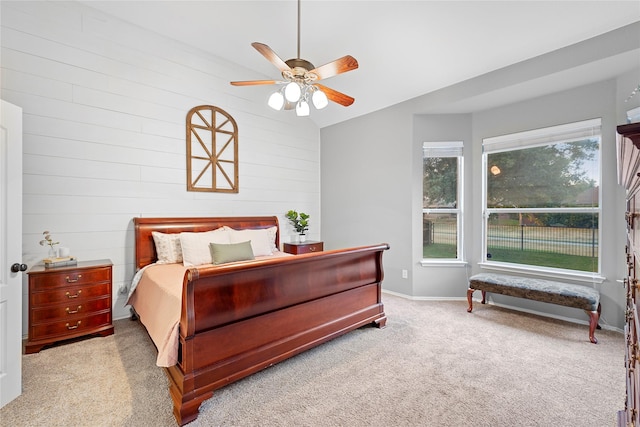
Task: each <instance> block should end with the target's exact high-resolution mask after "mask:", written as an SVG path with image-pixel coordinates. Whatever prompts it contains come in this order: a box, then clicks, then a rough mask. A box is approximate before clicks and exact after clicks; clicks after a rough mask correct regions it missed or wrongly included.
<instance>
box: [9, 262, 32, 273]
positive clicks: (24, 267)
mask: <svg viewBox="0 0 640 427" xmlns="http://www.w3.org/2000/svg"><path fill="white" fill-rule="evenodd" d="M27 268H28V267H27V264H18V263H17V262H16V263H15V264H13V265H12V266H11V272H12V273H17V272H19V271H27Z"/></svg>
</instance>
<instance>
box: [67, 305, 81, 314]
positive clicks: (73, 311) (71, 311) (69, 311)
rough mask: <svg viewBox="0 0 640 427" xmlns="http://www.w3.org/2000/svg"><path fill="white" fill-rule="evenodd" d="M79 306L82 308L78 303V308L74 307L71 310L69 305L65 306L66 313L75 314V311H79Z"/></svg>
mask: <svg viewBox="0 0 640 427" xmlns="http://www.w3.org/2000/svg"><path fill="white" fill-rule="evenodd" d="M81 308H82V306H81V305H79V306H78V308H76V309H75V310H71V309H70V308H69V307H67V314H76V313H77V312H79V311H80V309H81Z"/></svg>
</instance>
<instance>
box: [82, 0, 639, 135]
mask: <svg viewBox="0 0 640 427" xmlns="http://www.w3.org/2000/svg"><path fill="white" fill-rule="evenodd" d="M83 3H85V4H87V5H89V6H91V7H94V8H96V9H98V10H101V11H103V12H105V13H108V14H110V15H113V16H115V17H118V18H120V19H123V20H125V21H129V22H131V23H133V24H135V25H138V26H140V27H142V28H145V29H148V30H151V31H154V32H157V33H161V34H163V35H165V36H168V37H170V38H173V39H176V40H179V41H181V42H184V43H187V44H189V45H192V46H196V47H198V48H199V49H202V50H205V51H207V52H210V53H211V54H214V55H216V56H218V57H221V58H224V59H226V60H228V61H231V62H233V63H236V64H239V65H241V66H242V67H245V69H241V70H242V72H240V73H239V74H238V75H237V76H234V78H233V80H254V79H280V73H279V71H278V70H277V69H276V68H275V67H274V66H273V65H272V64H271V63H269V62H268V61H267V60H266V59H265V58H264V57H263V56H262V55H260V54H259V53H258V52H257V51H256V50H255V49H253V48H252V47H251V43H252V42H254V41H259V42H262V43H265V44H267V45H268V46H270V47H271V49H273V50H274V51H275V52H276V53H277V54H278V55H279V56H280V57H281V58H282V59H283V60H287V59H290V58H295V57H296V56H297V55H296V54H297V21H298V15H297V1H296V0H281V1H266V0H264V1H238V0H236V1H218V0H208V1H204V0H202V1H188V0H173V1H166V0H164V1H157V0H156V1H153V0H143V1H121V0H110V1H109V0H85V1H83ZM637 21H640V1H638V0H632V1H513V0H512V1H454V0H449V1H365V0H349V1H344V0H342V1H329V0H302V1H301V31H300V32H301V40H300V45H301V46H300V56H301V57H302V58H304V59H306V60H308V61H310V62H312V63H313V64H314V65H315V66H320V65H322V64H325V63H327V62H331V61H333V60H335V59H337V58H340V57H342V56H344V55H347V54H349V55H352V56H354V57H355V58H356V59H357V60H358V63H359V68H358V69H357V70H354V71H351V72H348V73H344V74H342V75H339V76H335V77H332V78H330V79H326V80H324V81H323V84H325V85H326V86H329V87H331V88H333V89H335V90H338V91H340V92H343V93H346V94H347V95H350V96H352V97H354V98H355V99H356V101H355V103H354V104H353V105H351V106H350V107H343V106H341V105H338V104H334V103H330V105H329V107H327V108H325V109H324V110H321V111H316V110H315V109H313V107H312V108H311V119H312V120H313V121H314V122H315V123H317V124H318V126H320V127H324V126H328V125H331V124H335V123H338V122H341V121H344V120H348V119H350V118H353V117H357V116H360V115H363V114H367V113H370V112H372V111H376V110H379V109H381V108H385V107H387V106H390V105H393V104H396V103H398V102H402V101H405V100H407V99H411V98H414V97H416V96H420V95H423V94H427V93H430V92H432V91H435V90H438V89H441V88H444V87H447V86H450V85H453V84H455V83H458V82H461V81H464V80H468V79H471V78H473V77H476V76H479V75H482V74H485V73H488V72H490V71H494V70H497V69H500V68H503V67H506V66H508V65H511V64H515V63H518V62H521V61H524V60H527V59H529V58H533V57H536V56H539V55H542V54H545V53H547V52H551V51H553V50H556V49H559V48H562V47H565V46H569V45H572V44H575V43H578V42H580V41H583V40H586V39H589V38H592V37H595V36H597V35H600V34H603V33H606V32H608V31H611V30H614V29H616V28H619V27H622V26H624V25H627V24H630V23H633V22H637ZM617 60H618V62H620V58H617ZM629 61H631V66H640V55H638V56H635V55H631V56H629V55H627V57H625V60H624V61H623V66H624V64H626V65H629ZM620 66H621V65H620V64H619V63H618V64H616V67H617V70H616V69H613V70H612V69H611V67H610V66H607V65H606V64H602V66H601V67H593V66H592V67H591V68H590V70H589V76H590V77H589V78H585V77H583V80H589V79H591V80H593V81H596V80H595V79H600V77H601V76H600V73H604V74H606V73H612V72H614V71H620V68H619V67H620ZM596 68H597V69H596ZM574 73H575V70H574ZM605 77H606V76H605ZM587 82H588V81H587ZM548 83H549V82H546V84H548ZM571 83H572V82H571V81H570V80H569V81H567V82H566V84H571ZM232 90H236V91H238V92H245V93H244V94H243V95H242V96H246V97H251V96H252V94H253V93H255V96H256V97H259V98H265V106H266V94H268V93H269V90H270V89H266V88H264V87H260V86H250V87H234V88H233V89H232ZM265 91H266V92H265ZM502 95H503V96H502V98H505V96H504V95H505V94H502ZM506 99H509V97H508V96H506ZM267 108H268V107H267ZM283 114H295V113H293V112H292V111H287V112H283Z"/></svg>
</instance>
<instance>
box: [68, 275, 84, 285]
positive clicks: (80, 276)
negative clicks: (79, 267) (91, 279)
mask: <svg viewBox="0 0 640 427" xmlns="http://www.w3.org/2000/svg"><path fill="white" fill-rule="evenodd" d="M80 279H82V274H78V276H77V277H76V278H75V279H72V278H70V277H69V276H67V283H76V282H77V281H78V280H80Z"/></svg>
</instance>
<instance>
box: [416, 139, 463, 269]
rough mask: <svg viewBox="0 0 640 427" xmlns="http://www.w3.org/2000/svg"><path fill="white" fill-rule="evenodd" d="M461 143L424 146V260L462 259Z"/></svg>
mask: <svg viewBox="0 0 640 427" xmlns="http://www.w3.org/2000/svg"><path fill="white" fill-rule="evenodd" d="M462 145H463V144H462V142H425V143H423V146H422V150H423V156H422V157H423V161H422V163H423V173H422V177H423V179H422V257H423V259H424V260H425V261H429V260H440V261H442V260H452V261H461V260H462V249H461V248H462V228H461V227H462V169H463V168H462Z"/></svg>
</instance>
